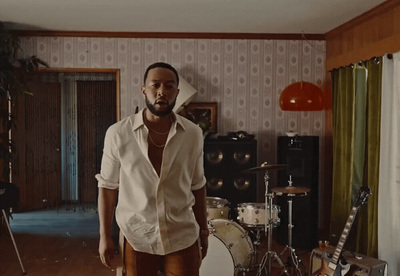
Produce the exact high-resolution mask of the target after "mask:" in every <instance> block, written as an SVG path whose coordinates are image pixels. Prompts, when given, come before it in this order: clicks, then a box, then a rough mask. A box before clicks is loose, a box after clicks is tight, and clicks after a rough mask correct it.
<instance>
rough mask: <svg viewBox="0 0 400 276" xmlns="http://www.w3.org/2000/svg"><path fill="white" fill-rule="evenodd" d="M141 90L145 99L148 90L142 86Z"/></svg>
mask: <svg viewBox="0 0 400 276" xmlns="http://www.w3.org/2000/svg"><path fill="white" fill-rule="evenodd" d="M140 90H141V91H142V94H143V97H144V96H145V93H144V92H145V90H146V88H145V87H144V86H141V87H140Z"/></svg>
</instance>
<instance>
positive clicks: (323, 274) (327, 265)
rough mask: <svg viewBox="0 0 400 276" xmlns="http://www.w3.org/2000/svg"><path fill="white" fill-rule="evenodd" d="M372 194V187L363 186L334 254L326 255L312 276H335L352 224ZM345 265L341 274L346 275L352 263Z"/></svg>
mask: <svg viewBox="0 0 400 276" xmlns="http://www.w3.org/2000/svg"><path fill="white" fill-rule="evenodd" d="M370 194H371V189H370V188H369V187H368V186H363V187H361V188H360V190H359V192H358V195H357V199H356V200H355V203H354V206H353V208H352V209H351V211H350V215H349V217H348V219H347V222H346V224H345V226H344V229H343V232H342V235H341V236H340V239H339V242H338V244H337V246H336V248H335V251H334V253H333V255H332V258H331V259H330V260H329V259H327V257H326V256H325V257H324V258H323V259H322V264H321V268H320V269H318V270H317V271H315V272H314V273H313V274H312V276H333V275H334V273H335V271H336V268H337V266H338V264H339V257H340V254H341V253H342V250H343V246H344V244H345V242H346V240H347V236H348V235H349V232H350V229H351V226H352V225H353V222H354V219H355V217H356V215H357V212H358V209H359V208H360V206H361V205H363V204H365V203H366V202H367V201H368V196H369V195H370ZM347 265H348V266H347V267H345V268H344V269H345V271H342V272H341V274H342V275H344V274H345V273H347V271H348V270H349V269H350V265H349V264H347Z"/></svg>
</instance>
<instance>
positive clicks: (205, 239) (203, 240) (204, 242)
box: [200, 235, 208, 259]
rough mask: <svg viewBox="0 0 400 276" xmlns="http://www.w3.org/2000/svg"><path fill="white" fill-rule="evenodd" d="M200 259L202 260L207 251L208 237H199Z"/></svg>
mask: <svg viewBox="0 0 400 276" xmlns="http://www.w3.org/2000/svg"><path fill="white" fill-rule="evenodd" d="M200 246H201V257H202V259H204V258H205V257H206V255H207V250H208V236H202V235H200Z"/></svg>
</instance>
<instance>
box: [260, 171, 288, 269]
mask: <svg viewBox="0 0 400 276" xmlns="http://www.w3.org/2000/svg"><path fill="white" fill-rule="evenodd" d="M268 181H269V175H268V170H266V171H265V175H264V182H265V208H267V210H268V212H265V236H266V237H267V242H268V251H267V253H265V254H264V256H263V258H262V260H261V264H260V266H259V268H258V272H257V276H261V273H262V271H263V269H265V267H266V266H267V269H265V271H266V274H267V275H268V276H271V275H272V274H271V269H272V261H277V262H278V264H279V265H280V267H281V268H283V269H284V273H285V274H286V275H287V276H289V274H287V271H286V268H285V265H284V264H283V262H282V261H281V259H280V258H279V256H278V254H277V253H276V252H274V251H271V245H272V228H273V225H274V221H273V218H272V201H273V198H274V194H273V193H268V185H269V184H268Z"/></svg>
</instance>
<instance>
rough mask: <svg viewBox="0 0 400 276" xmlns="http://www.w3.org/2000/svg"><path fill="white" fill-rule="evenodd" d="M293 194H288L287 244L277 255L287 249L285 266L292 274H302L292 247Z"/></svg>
mask: <svg viewBox="0 0 400 276" xmlns="http://www.w3.org/2000/svg"><path fill="white" fill-rule="evenodd" d="M288 182H289V187H292V183H293V181H292V176H291V175H290V176H289V180H288ZM294 195H295V194H288V195H287V197H288V200H287V202H288V244H287V245H286V247H285V249H283V251H282V252H281V254H279V256H282V255H283V254H284V253H285V252H286V251H289V256H288V261H287V267H289V270H290V267H292V268H293V269H294V275H296V276H302V272H301V269H300V265H299V263H300V262H301V260H300V259H299V258H298V257H297V256H296V253H295V249H294V248H293V247H292V228H293V227H294V225H293V224H292V213H293V201H292V197H293V196H294Z"/></svg>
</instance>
